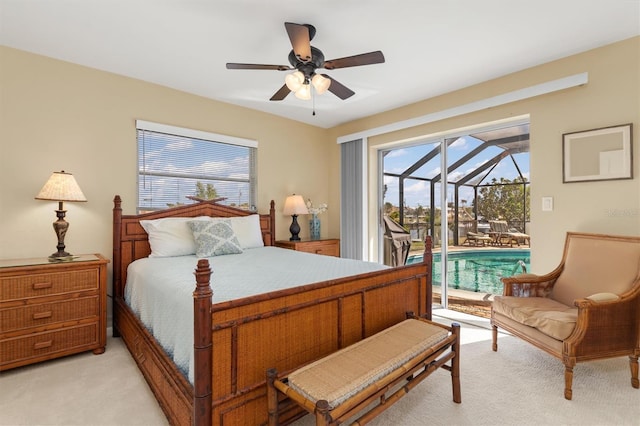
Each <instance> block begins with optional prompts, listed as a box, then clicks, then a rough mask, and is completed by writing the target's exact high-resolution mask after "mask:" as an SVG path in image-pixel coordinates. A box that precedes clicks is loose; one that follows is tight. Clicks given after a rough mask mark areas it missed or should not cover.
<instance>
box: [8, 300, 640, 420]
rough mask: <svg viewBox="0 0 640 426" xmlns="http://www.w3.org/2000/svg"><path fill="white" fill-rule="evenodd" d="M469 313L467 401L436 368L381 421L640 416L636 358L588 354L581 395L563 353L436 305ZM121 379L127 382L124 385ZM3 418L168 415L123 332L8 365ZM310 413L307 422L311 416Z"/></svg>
mask: <svg viewBox="0 0 640 426" xmlns="http://www.w3.org/2000/svg"><path fill="white" fill-rule="evenodd" d="M435 313H436V314H438V315H439V317H436V319H437V320H439V321H442V322H449V321H450V320H451V319H453V320H456V321H459V322H461V323H462V326H463V329H462V341H463V345H462V351H461V383H462V404H455V403H454V402H453V401H452V399H451V398H452V395H451V380H450V376H449V373H448V372H447V371H445V370H439V371H437V372H434V373H433V374H432V375H431V376H430V377H429V378H427V379H426V380H425V381H424V382H423V383H421V384H420V385H419V386H417V387H416V388H415V389H414V390H413V391H412V392H410V393H409V394H408V395H407V396H406V397H405V398H403V399H402V400H400V401H399V402H398V403H397V404H396V405H394V406H393V407H392V408H390V409H389V410H387V411H386V412H385V413H383V414H382V415H381V416H379V417H378V418H377V419H376V420H375V421H374V422H372V423H371V424H372V425H378V426H380V425H385V426H386V425H394V426H395V425H407V426H412V425H416V426H417V425H581V426H585V425H636V426H637V425H640V390H638V389H633V388H632V387H631V385H630V372H629V363H628V358H626V357H625V358H618V359H613V360H607V361H596V362H591V363H585V364H579V365H578V366H577V367H576V368H575V369H574V386H573V400H572V401H567V400H565V399H564V397H563V386H564V379H563V371H564V369H563V366H562V364H561V363H560V361H558V360H556V359H555V358H552V357H551V356H549V355H547V354H545V353H543V352H542V351H540V350H537V349H535V348H533V347H532V346H530V345H528V344H526V343H524V342H521V341H520V340H518V339H515V338H513V337H511V336H508V335H503V336H501V338H500V340H499V346H500V347H499V350H498V352H493V351H491V332H490V330H489V324H488V320H486V319H484V318H479V317H473V316H469V315H465V314H462V313H457V312H452V311H442V310H438V311H435ZM116 389H118V391H117V392H116ZM0 424H2V425H113V426H116V425H166V424H167V421H166V419H165V417H164V415H163V413H162V411H161V410H160V408H159V407H158V404H157V403H156V401H155V399H154V397H153V394H152V393H151V391H150V390H149V388H148V387H147V386H146V383H145V382H144V379H143V378H142V376H141V374H140V373H139V371H138V369H137V368H136V366H135V363H134V361H133V360H132V359H131V356H130V355H129V352H128V351H127V350H126V348H125V347H124V344H123V343H122V341H121V340H120V339H113V338H109V341H108V343H107V352H105V354H103V355H99V356H96V355H93V354H91V353H86V354H80V355H75V356H70V357H66V358H63V359H59V360H54V361H50V362H46V363H41V364H36V365H32V366H28V367H23V368H18V369H15V370H10V371H7V372H3V373H0ZM312 424H313V419H312V418H311V417H310V416H307V417H305V418H303V419H301V420H299V421H298V422H296V425H298V426H306V425H312Z"/></svg>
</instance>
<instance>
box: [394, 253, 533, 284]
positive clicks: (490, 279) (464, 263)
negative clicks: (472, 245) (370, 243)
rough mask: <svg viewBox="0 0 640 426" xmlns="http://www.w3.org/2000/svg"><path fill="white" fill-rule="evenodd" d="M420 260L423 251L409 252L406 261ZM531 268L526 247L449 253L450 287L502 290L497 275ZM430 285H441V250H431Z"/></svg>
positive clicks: (511, 273)
mask: <svg viewBox="0 0 640 426" xmlns="http://www.w3.org/2000/svg"><path fill="white" fill-rule="evenodd" d="M421 261H422V255H417V256H410V257H409V259H408V260H407V263H417V262H421ZM523 265H524V267H525V268H526V270H527V271H528V270H529V269H530V267H529V266H530V252H529V250H473V251H454V252H449V253H448V262H447V283H448V286H449V288H452V289H459V290H467V291H474V292H480V293H491V294H502V282H501V281H500V278H502V277H510V276H512V275H516V274H520V273H522V272H523V271H522V266H523ZM433 285H435V286H440V285H442V268H441V266H440V253H434V254H433Z"/></svg>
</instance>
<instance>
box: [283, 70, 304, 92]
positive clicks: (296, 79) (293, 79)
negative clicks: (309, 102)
mask: <svg viewBox="0 0 640 426" xmlns="http://www.w3.org/2000/svg"><path fill="white" fill-rule="evenodd" d="M284 82H285V84H286V85H287V87H288V88H289V90H291V91H292V92H296V91H297V90H298V89H300V87H301V86H302V85H303V84H304V74H302V73H301V72H300V71H296V72H293V73H291V74H287V76H286V77H285V78H284Z"/></svg>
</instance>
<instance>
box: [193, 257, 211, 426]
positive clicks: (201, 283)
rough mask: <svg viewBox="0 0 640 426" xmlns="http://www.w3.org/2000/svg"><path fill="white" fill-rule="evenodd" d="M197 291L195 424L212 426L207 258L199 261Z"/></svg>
mask: <svg viewBox="0 0 640 426" xmlns="http://www.w3.org/2000/svg"><path fill="white" fill-rule="evenodd" d="M195 275H196V289H195V291H194V292H193V313H194V316H193V351H194V370H195V377H194V384H193V390H194V401H193V425H195V426H200V425H207V426H210V425H211V419H212V406H211V402H212V388H213V383H212V382H213V374H212V361H213V344H212V326H211V303H212V302H211V298H212V296H213V291H212V290H211V286H210V285H209V281H210V278H211V268H210V267H209V261H208V260H207V259H200V260H198V267H197V268H196V272H195Z"/></svg>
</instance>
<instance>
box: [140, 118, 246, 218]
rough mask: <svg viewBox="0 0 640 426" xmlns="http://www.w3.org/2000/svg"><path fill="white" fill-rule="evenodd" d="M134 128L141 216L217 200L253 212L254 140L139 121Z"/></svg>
mask: <svg viewBox="0 0 640 426" xmlns="http://www.w3.org/2000/svg"><path fill="white" fill-rule="evenodd" d="M136 128H137V139H138V213H143V212H148V211H154V210H161V209H166V208H168V207H174V206H176V205H181V204H192V203H195V202H197V201H198V199H214V198H216V199H220V198H222V200H220V201H219V202H220V204H226V205H229V206H233V207H238V208H242V209H245V210H252V211H253V210H255V204H256V151H257V147H258V143H257V142H256V141H252V140H248V139H240V138H234V137H230V136H224V135H217V134H214V133H208V132H201V131H197V130H191V129H184V128H180V127H174V126H167V125H163V124H158V123H151V122H147V121H141V120H138V121H137V122H136Z"/></svg>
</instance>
